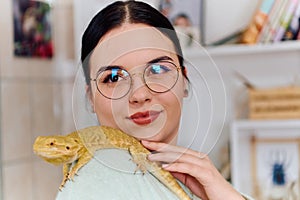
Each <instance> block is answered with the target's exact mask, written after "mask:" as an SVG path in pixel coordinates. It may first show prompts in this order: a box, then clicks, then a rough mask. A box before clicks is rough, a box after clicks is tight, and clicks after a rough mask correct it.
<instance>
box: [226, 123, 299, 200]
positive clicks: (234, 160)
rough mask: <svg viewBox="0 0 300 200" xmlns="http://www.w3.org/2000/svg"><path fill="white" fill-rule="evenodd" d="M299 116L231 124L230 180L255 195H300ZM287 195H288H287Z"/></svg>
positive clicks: (263, 197)
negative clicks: (296, 118) (293, 118)
mask: <svg viewBox="0 0 300 200" xmlns="http://www.w3.org/2000/svg"><path fill="white" fill-rule="evenodd" d="M299 130H300V120H261V121H258V120H251V121H250V120H249V121H248V120H239V121H234V122H233V123H232V124H231V133H230V139H231V143H230V149H231V181H232V184H233V186H234V187H235V188H236V189H237V190H238V191H240V192H241V193H243V194H246V195H250V196H252V197H253V198H254V199H258V200H259V199H299V197H300V175H299V169H300V131H299ZM287 197H288V198H287Z"/></svg>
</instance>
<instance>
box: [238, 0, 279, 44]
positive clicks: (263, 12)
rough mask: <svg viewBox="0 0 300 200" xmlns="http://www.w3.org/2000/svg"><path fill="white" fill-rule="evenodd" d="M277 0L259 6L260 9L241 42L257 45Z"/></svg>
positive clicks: (266, 1) (267, 1)
mask: <svg viewBox="0 0 300 200" xmlns="http://www.w3.org/2000/svg"><path fill="white" fill-rule="evenodd" d="M274 2H275V0H263V1H262V2H261V4H260V6H259V9H258V10H257V11H256V13H255V14H254V18H253V20H252V22H251V23H250V25H249V26H248V28H247V29H246V30H245V32H244V33H243V35H242V38H241V42H242V43H246V44H253V43H256V40H257V37H258V35H259V33H260V31H261V29H262V27H263V26H264V24H265V22H266V21H267V18H268V15H269V12H270V10H271V8H272V6H273V4H274Z"/></svg>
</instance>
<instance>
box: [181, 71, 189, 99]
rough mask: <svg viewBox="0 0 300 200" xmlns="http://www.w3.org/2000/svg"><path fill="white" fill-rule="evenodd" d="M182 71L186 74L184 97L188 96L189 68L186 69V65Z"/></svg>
mask: <svg viewBox="0 0 300 200" xmlns="http://www.w3.org/2000/svg"><path fill="white" fill-rule="evenodd" d="M182 73H183V75H184V90H183V93H184V97H188V95H189V88H190V83H189V80H188V79H187V69H186V67H185V66H184V67H183V70H182Z"/></svg>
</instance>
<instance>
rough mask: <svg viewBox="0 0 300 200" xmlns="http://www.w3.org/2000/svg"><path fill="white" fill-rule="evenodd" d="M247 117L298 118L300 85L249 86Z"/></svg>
mask: <svg viewBox="0 0 300 200" xmlns="http://www.w3.org/2000/svg"><path fill="white" fill-rule="evenodd" d="M249 118H250V119H295V118H300V87H285V88H275V89H253V88H249Z"/></svg>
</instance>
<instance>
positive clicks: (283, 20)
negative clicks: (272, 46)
mask: <svg viewBox="0 0 300 200" xmlns="http://www.w3.org/2000/svg"><path fill="white" fill-rule="evenodd" d="M298 3H299V1H298V0H290V1H289V3H288V5H287V7H286V10H285V11H284V12H283V13H282V15H281V17H280V20H279V27H278V29H277V31H276V34H275V36H274V39H273V42H279V41H281V39H282V38H283V35H284V33H285V32H286V30H287V28H288V26H289V24H290V22H291V19H292V17H293V15H294V13H295V10H296V8H297V5H298Z"/></svg>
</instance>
